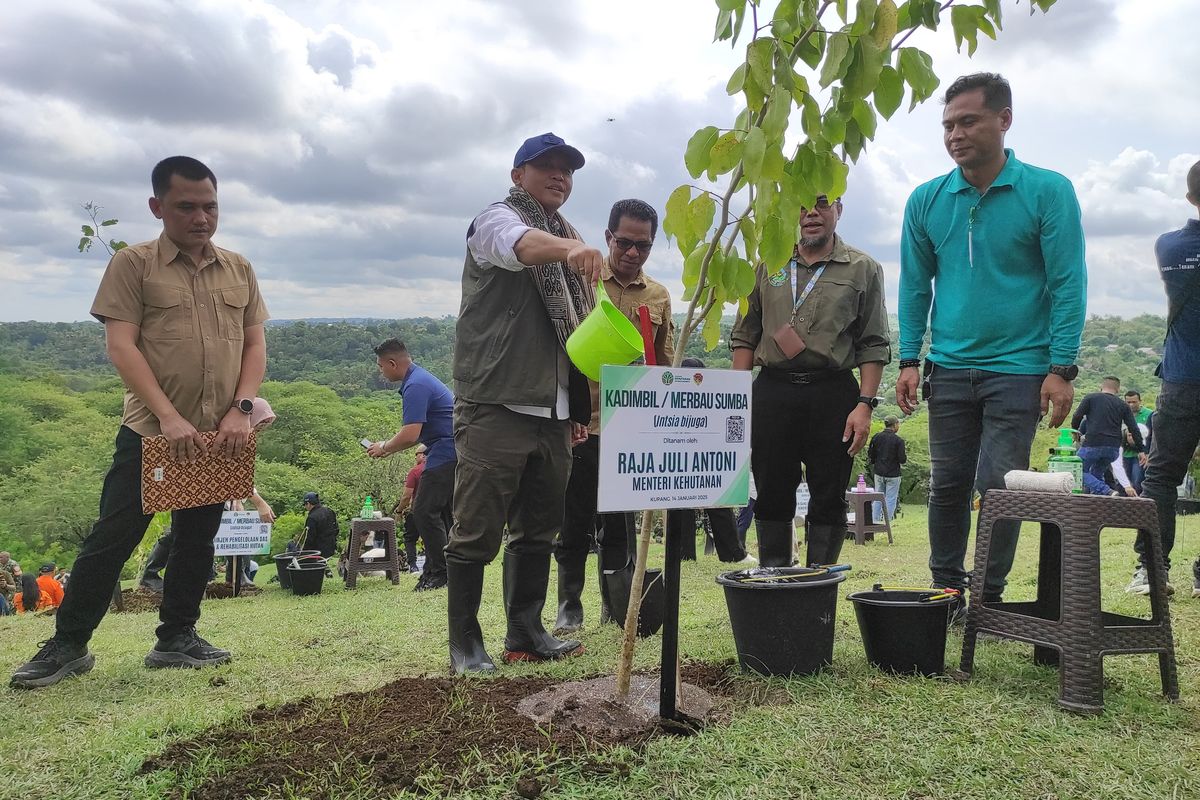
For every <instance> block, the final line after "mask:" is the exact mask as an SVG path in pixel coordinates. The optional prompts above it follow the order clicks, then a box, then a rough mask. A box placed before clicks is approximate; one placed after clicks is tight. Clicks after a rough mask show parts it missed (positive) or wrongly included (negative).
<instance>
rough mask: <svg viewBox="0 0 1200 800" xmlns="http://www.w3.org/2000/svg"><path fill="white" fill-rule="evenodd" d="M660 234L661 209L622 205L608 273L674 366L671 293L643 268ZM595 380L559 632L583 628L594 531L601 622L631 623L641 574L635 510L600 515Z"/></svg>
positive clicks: (571, 513)
mask: <svg viewBox="0 0 1200 800" xmlns="http://www.w3.org/2000/svg"><path fill="white" fill-rule="evenodd" d="M657 234H658V212H656V211H655V210H654V207H653V206H651V205H650V204H649V203H646V202H643V201H642V200H618V201H617V202H616V203H614V204H613V207H612V210H611V211H609V214H608V228H607V229H606V230H605V231H604V240H605V241H606V242H607V243H608V257H607V258H606V259H605V262H604V266H603V268H602V269H601V272H600V277H601V279H602V282H603V288H604V291H605V293H606V294H607V295H608V299H609V300H611V301H612V302H613V304H614V305H616V306H617V308H619V309H621V313H623V314H624V315H625V316H626V317H628V318H629V319H630V320H631V321H632V322H633V324H634V325H637V326H638V327H639V328H640V327H641V321H640V318H639V315H638V308H639V307H640V306H646V308H647V310H648V311H649V312H650V328H651V336H652V338H653V341H654V355H655V359H656V361H657V363H659V364H670V363H671V359H672V358H673V357H674V355H675V345H674V338H675V324H674V322H673V321H672V319H671V293H670V292H669V291H667V287H665V286H663V285H662V284H661V283H659V282H658V281H656V280H654V279H653V278H651V277H650V276H649V275H647V274H646V273H645V271H644V270H643V267H644V266H645V264H646V260H647V259H648V258H649V257H650V250H651V248H652V247H653V246H654V237H655V236H656V235H657ZM589 383H590V386H591V390H592V420H591V424H590V425H588V437H587V439H586V441H584V442H582V443H581V444H579V445H576V447H575V449H574V451H573V452H572V459H571V462H572V463H571V478H570V481H569V482H568V483H567V497H566V510H565V513H564V517H563V525H562V531H561V532H560V533H559V537H558V541H556V542H555V546H554V558H555V560H556V561H557V562H558V617H557V620H556V622H555V629H556V631H561V632H563V633H570V632H572V631H575V630H578V629H579V628H580V627H582V625H583V604H582V602H581V601H580V595H581V594H582V592H583V580H584V573H585V571H586V567H587V554H588V550H589V549H590V547H591V542H590V541H589V538H590V537H591V536H592V535H593V533H594V534H595V535H596V541H597V544H599V546H600V549H599V558H598V561H599V568H600V596H601V598H602V600H603V605H602V609H601V621H604V617H605V614H606V613H607V615H608V616H609V617H610V618H611V619H612V621H614V622H616V623H617V624H618V625H623V624H624V623H625V609H626V608H627V607H628V605H629V588H630V585H631V582H632V576H633V563H632V559H631V557H630V555H631V552H632V543H633V529H634V523H633V521H632V519H631V518H630V515H628V514H625V513H611V514H601V515H600V518H599V520H597V518H596V491H597V487H598V485H599V480H600V474H599V461H600V435H599V434H600V386H599V384H596V383H594V382H591V381H589ZM597 521H598V522H599V525H597V524H596V523H597Z"/></svg>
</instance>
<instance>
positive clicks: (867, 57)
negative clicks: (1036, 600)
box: [842, 36, 884, 97]
mask: <svg viewBox="0 0 1200 800" xmlns="http://www.w3.org/2000/svg"><path fill="white" fill-rule="evenodd" d="M883 59H884V54H883V51H881V50H880V49H879V45H877V44H875V40H874V39H872V38H871V37H869V36H862V37H860V38H859V40H858V43H857V44H855V45H854V49H853V51H852V54H851V58H850V61H849V65H848V67H847V69H846V79H845V81H844V82H843V84H842V87H843V90H844V91H845V92H848V93H849V94H850V95H853V96H854V97H866V96H867V95H869V94H870V93H871V92H873V91H875V85H876V84H877V83H879V72H880V70H881V69H882V68H883Z"/></svg>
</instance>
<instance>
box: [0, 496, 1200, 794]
mask: <svg viewBox="0 0 1200 800" xmlns="http://www.w3.org/2000/svg"><path fill="white" fill-rule="evenodd" d="M1025 530H1026V533H1027V535H1026V537H1025V538H1024V540H1023V541H1022V544H1021V549H1020V551H1019V553H1018V559H1017V567H1016V568H1015V569H1014V572H1013V575H1012V576H1011V579H1010V588H1009V591H1008V593H1007V594H1006V598H1007V599H1012V600H1018V599H1032V597H1033V595H1034V573H1035V568H1036V536H1034V535H1029V534H1032V533H1033V530H1034V529H1033V528H1032V527H1030V526H1026V528H1025ZM1179 534H1180V535H1179V537H1178V540H1177V542H1176V548H1175V555H1176V567H1175V569H1174V582H1175V584H1176V586H1177V587H1178V589H1179V593H1178V594H1177V595H1176V596H1175V598H1174V599H1173V600H1172V602H1171V611H1172V622H1173V625H1174V630H1175V637H1176V646H1177V650H1178V653H1177V656H1178V661H1179V681H1180V687H1181V692H1182V695H1183V697H1182V701H1181V702H1180V703H1178V704H1169V703H1167V702H1166V701H1165V700H1164V699H1163V698H1162V696H1161V691H1160V685H1159V682H1158V680H1159V679H1158V668H1157V657H1156V656H1153V655H1132V656H1115V657H1112V658H1108V659H1106V661H1105V675H1106V685H1107V688H1106V692H1105V702H1106V706H1107V710H1106V713H1105V714H1104V715H1102V716H1100V717H1095V718H1082V717H1077V716H1073V715H1071V714H1068V713H1066V712H1063V711H1060V710H1059V709H1058V708H1057V707H1056V705H1055V702H1054V700H1055V698H1056V697H1057V692H1058V676H1057V673H1056V672H1055V671H1053V670H1051V669H1046V668H1041V667H1037V666H1035V665H1034V664H1033V663H1032V659H1031V653H1032V648H1031V647H1030V646H1028V645H1022V644H1019V643H1014V642H995V641H983V642H981V643H980V644H979V646H978V649H977V653H976V668H975V676H974V678H973V679H972V680H971V681H969V682H965V683H963V682H956V681H953V680H950V679H919V678H896V677H890V676H886V675H883V674H880V673H879V672H877V671H876V670H874V669H872V668H871V667H870V666H869V665H868V664H867V662H866V659H865V656H864V654H863V649H862V644H861V640H860V637H859V633H858V627H857V625H856V623H855V620H854V613H853V609H852V608H851V606H850V604H849V603H848V602H845V601H844V600H843V601H840V602H839V604H838V610H837V614H838V618H837V640H836V645H835V653H834V664H833V668H832V669H831V670H829V671H828V672H826V673H824V674H822V675H819V676H816V677H810V678H803V679H795V680H787V681H785V680H780V679H772V680H770V681H768V680H766V679H755V680H759V681H761V683H762V684H763V685H764V686H765V687H766V688H767V689H768V690H769V691H766V692H764V693H763V694H764V696H769V697H770V698H771V702H768V703H761V704H746V705H743V706H741V707H738V708H737V709H735V711H734V713H733V715H732V719H731V720H730V722H729V723H728V724H725V725H720V726H712V727H710V728H708V729H707V730H705V731H704V732H702V733H701V734H700V735H698V736H694V737H691V738H685V739H676V738H660V739H656V740H654V741H652V742H651V743H650V744H649V745H648V746H647V747H646V748H645V749H644V750H642V751H640V752H633V751H630V750H619V751H617V752H615V753H613V754H611V757H612V758H614V759H619V760H620V761H622V762H623V763H625V764H627V765H628V771H627V772H625V771H624V770H622V773H624V774H621V775H620V777H617V776H616V775H615V774H596V773H595V771H589V770H585V769H582V768H579V767H577V766H576V765H574V764H573V763H571V762H565V763H564V762H560V763H559V764H558V765H557V766H556V767H555V768H554V770H555V771H556V773H557V778H558V786H557V788H554V789H551V790H549V791H547V793H546V794H545V795H544V796H545V797H579V798H589V800H598V799H599V798H618V797H653V798H676V797H679V798H684V797H686V798H692V797H737V798H788V797H803V798H809V797H811V798H831V799H833V798H836V800H855V799H856V798H864V799H866V798H880V799H881V800H882V798H888V799H889V800H892V799H895V798H900V799H902V800H935V799H936V800H941V799H942V798H996V799H997V800H1000V799H1002V798H1003V799H1004V800H1008V799H1009V798H1031V799H1032V798H1147V799H1148V800H1149V799H1150V798H1153V800H1175V799H1179V800H1184V799H1185V798H1196V797H1200V748H1198V745H1200V736H1198V735H1197V734H1198V733H1200V701H1198V700H1197V694H1196V686H1197V679H1198V678H1200V659H1198V658H1197V656H1196V653H1197V650H1198V646H1200V599H1197V600H1192V599H1191V597H1190V595H1191V592H1190V588H1191V569H1190V566H1191V560H1192V559H1193V558H1194V557H1195V556H1196V554H1197V552H1198V551H1200V517H1181V518H1180V531H1179ZM1131 541H1132V532H1128V535H1126V532H1124V531H1114V532H1110V533H1108V534H1106V536H1105V539H1104V549H1103V558H1104V563H1103V567H1102V568H1103V575H1104V580H1105V590H1104V597H1103V599H1104V604H1105V607H1106V608H1107V609H1110V610H1113V611H1117V612H1121V613H1130V614H1147V613H1148V609H1149V602H1148V600H1147V599H1146V598H1140V597H1136V598H1135V597H1132V596H1129V595H1126V594H1125V593H1124V591H1123V590H1124V586H1125V584H1126V583H1127V582H1128V580H1129V577H1130V573H1131V569H1132V565H1133V555H1132V551H1131V548H1130V543H1131ZM926 557H927V540H926V533H925V509H924V508H923V507H918V506H909V507H906V508H905V511H904V515H903V516H902V518H901V519H900V520H898V521H897V526H896V543H895V544H894V545H891V546H889V545H888V544H887V543H886V541H877V542H874V543H871V544H868V545H867V546H865V547H855V546H853V544H851V543H848V544H847V545H846V548H845V550H844V551H843V560H846V561H850V562H851V563H853V565H854V570H853V571H852V572H851V573H850V575H849V578H848V579H847V581H846V582H845V583H844V584H842V589H843V591H842V592H841V595H842V596H843V597H844V596H845V595H846V594H848V593H850V592H851V591H854V590H857V589H863V588H869V587H870V585H871V584H872V583H875V582H879V581H882V582H886V583H897V584H902V585H913V584H915V585H923V584H924V582H926V581H927V579H928V571H927V569H926V566H925V560H926ZM661 560H662V548H661V546H658V545H655V546H654V547H653V548H652V551H651V564H652V565H657V564H661ZM594 569H595V560H594V559H592V560H591V562H590V563H589V570H591V571H593V573H594ZM722 569H723V566H722V565H721V564H720V563H719V562H718V561H717V560H716V559H715V557H712V556H707V557H706V556H701V558H700V560H699V561H698V562H691V563H685V564H684V567H683V600H682V609H683V610H682V616H683V619H682V620H681V630H680V651H681V653H682V654H683V656H684V657H685V658H687V659H692V660H701V661H708V662H727V661H729V660H731V659H734V658H735V657H736V653H735V650H734V645H733V637H732V635H731V633H730V629H729V620H728V614H727V612H726V610H725V601H724V597H723V595H722V592H721V589H720V588H719V587H718V586H717V585H716V584H715V582H714V581H713V576H714V575H716V573H717V572H719V571H721V570H722ZM272 572H273V570H272V569H271V568H269V567H268V568H264V570H263V571H262V572H260V573H259V585H261V586H264V587H265V589H266V591H265V592H264V593H263V594H262V595H261V596H259V597H256V598H250V599H240V600H235V601H208V602H205V604H204V606H203V614H204V617H203V619H202V620H201V623H200V629H201V633H202V635H204V636H205V637H206V638H208V639H210V640H211V641H213V642H214V643H216V644H218V645H221V646H225V647H228V648H230V649H231V650H233V652H234V661H233V663H232V664H231V665H229V666H227V667H222V668H219V669H214V670H201V671H196V670H162V671H150V670H147V669H145V668H144V667H143V666H142V657H143V656H144V655H145V653H146V651H147V650H148V649H149V648H150V646H151V645H152V644H153V628H154V626H155V624H156V619H157V618H156V615H154V614H151V613H142V614H112V615H109V616H108V617H107V618H106V619H105V620H104V623H103V624H102V625H101V627H100V629H99V630H98V631H97V633H96V636H95V638H94V639H93V641H92V649H93V651H94V652H95V654H96V657H97V663H96V668H95V670H93V672H91V673H90V674H88V675H86V676H83V677H82V678H78V679H72V680H68V681H65V682H64V683H62V684H60V685H58V686H56V687H53V688H50V689H46V690H40V691H36V692H16V691H13V690H10V689H7V688H4V689H2V690H0V691H2V692H3V693H4V697H3V700H2V702H0V730H3V735H2V736H0V764H3V769H2V774H0V797H2V798H42V797H45V798H56V800H57V799H59V798H110V797H111V798H127V797H129V798H156V797H162V796H164V795H166V794H167V793H168V792H170V791H171V790H172V789H174V788H175V781H176V778H175V777H174V776H172V775H171V774H169V773H166V772H154V773H151V774H149V775H140V774H138V772H139V767H140V766H141V764H142V762H143V761H144V760H145V759H146V758H147V757H149V756H152V755H154V754H157V753H159V752H160V751H161V750H162V749H163V748H164V747H166V746H167V745H168V744H169V743H170V742H172V741H174V740H177V739H179V738H182V737H187V736H191V735H194V734H196V733H198V732H199V731H202V730H204V729H206V728H209V727H211V726H213V725H215V724H218V723H222V722H226V721H229V720H231V719H235V718H238V717H240V716H241V715H242V714H243V713H244V712H246V711H248V710H250V709H253V708H254V707H256V706H258V705H259V704H267V705H268V706H273V705H277V704H281V703H284V702H287V701H291V700H295V699H298V698H300V697H302V696H304V695H308V694H312V695H316V696H317V697H328V696H331V695H334V694H338V693H341V692H347V691H361V690H367V689H371V688H374V687H378V686H381V685H383V684H385V683H388V682H389V681H392V680H393V679H395V678H398V677H401V676H419V675H435V674H436V675H441V674H444V671H445V669H446V662H447V653H446V632H445V627H446V622H445V603H446V600H445V593H444V592H431V593H430V592H427V593H421V594H413V593H411V592H410V591H409V588H410V587H411V584H412V583H413V582H414V580H415V579H414V578H413V577H411V576H405V577H404V578H403V579H402V582H401V586H400V587H398V588H393V587H391V586H390V584H386V583H385V582H384V581H383V580H382V579H379V578H374V579H371V578H368V579H361V580H360V582H359V588H358V590H356V591H354V592H346V591H343V590H342V589H341V586H340V584H339V583H337V582H330V581H326V591H325V593H324V594H322V595H320V596H316V597H302V598H297V597H293V596H291V595H290V594H288V593H285V592H283V591H282V590H280V589H279V588H278V585H277V584H267V583H266V580H267V578H268V577H269V576H270V575H271V574H272ZM593 573H590V575H589V581H588V583H587V588H586V591H585V594H584V603H585V610H586V614H587V619H588V621H589V624H588V626H587V627H586V628H585V630H584V631H583V633H582V637H581V638H582V639H583V640H584V642H585V644H586V646H587V652H586V654H584V655H583V656H580V657H577V658H573V659H570V660H568V661H566V662H563V663H558V664H554V665H526V666H520V667H513V668H505V669H504V670H503V673H504V674H509V675H528V674H547V675H552V676H555V677H560V678H564V679H566V678H573V677H581V676H585V675H592V674H596V673H601V672H611V671H612V670H613V669H614V668H615V663H616V658H617V651H618V648H619V639H618V631H617V629H616V627H615V626H604V628H603V629H601V628H598V627H596V626H595V625H594V624H592V623H594V621H595V620H596V618H597V613H598V598H597V592H596V588H595V586H596V581H595V576H594V574H593ZM487 580H488V585H487V586H486V588H485V595H484V596H485V600H484V609H483V612H482V614H481V622H482V624H483V628H484V632H485V636H486V637H487V642H488V646H489V650H490V651H491V653H492V654H493V655H495V656H498V655H499V651H500V650H501V640H502V637H503V631H504V623H503V612H502V609H501V606H500V602H499V598H500V568H499V563H498V562H497V563H496V564H494V565H493V566H492V567H490V568H489V570H488V577H487ZM553 596H554V588H553V585H552V586H551V597H553ZM552 605H553V601H552V600H551V602H550V603H548V604H547V609H546V617H547V618H548V619H549V618H550V617H552V615H553V611H552ZM52 628H53V621H52V620H50V619H46V618H36V617H25V616H22V617H4V618H0V668H3V669H5V670H11V669H12V668H14V667H16V666H17V665H18V664H20V663H21V662H22V661H24V660H25V659H26V658H28V657H29V656H30V655H32V653H33V652H34V651H35V650H36V643H37V642H38V641H39V640H41V639H45V638H47V637H48V636H49V635H50V634H51V632H52ZM659 641H660V640H659V638H658V637H654V638H652V639H650V640H648V641H646V642H643V643H642V644H641V645H640V647H639V650H638V655H637V662H638V666H639V668H653V667H655V666H656V665H657V661H658V647H659ZM960 647H961V638H960V636H959V635H958V634H957V633H953V632H952V633H951V635H950V637H949V641H948V643H947V664H948V666H957V664H958V654H959V651H960ZM218 677H219V678H220V679H221V680H214V679H215V678H218ZM4 678H5V683H4V685H5V687H7V673H5V676H4ZM380 744H381V745H382V746H384V747H386V745H387V742H381V743H380ZM527 767H528V765H526V764H522V763H520V762H519V760H514V759H510V760H509V763H504V764H497V765H495V767H494V769H493V772H494V775H495V780H494V781H493V782H492V783H490V784H488V785H487V786H485V787H483V788H480V789H477V790H475V791H474V792H473V793H472V794H473V796H479V797H514V796H516V795H515V794H514V785H515V783H516V776H517V775H518V774H519V773H521V772H522V770H523V769H526V768H527ZM200 769H201V770H203V769H210V770H213V771H217V770H220V769H221V765H220V764H219V763H213V764H209V765H201V767H200ZM618 774H620V773H618ZM184 780H185V782H184V783H183V784H181V786H182V788H183V789H184V790H185V792H184V794H185V796H186V788H187V787H188V785H189V784H188V783H187V780H188V778H187V776H185V778H184ZM301 796H302V795H301ZM345 796H347V797H350V796H353V797H358V796H364V795H360V793H359V792H358V791H356V790H355V789H354V788H353V787H352V786H349V785H347V787H346V792H345Z"/></svg>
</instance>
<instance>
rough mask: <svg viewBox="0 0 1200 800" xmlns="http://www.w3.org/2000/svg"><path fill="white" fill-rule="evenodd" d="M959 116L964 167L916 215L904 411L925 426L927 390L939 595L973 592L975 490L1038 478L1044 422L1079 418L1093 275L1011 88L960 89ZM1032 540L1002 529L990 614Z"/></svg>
mask: <svg viewBox="0 0 1200 800" xmlns="http://www.w3.org/2000/svg"><path fill="white" fill-rule="evenodd" d="M945 104H946V107H945V111H944V112H943V113H942V128H943V138H944V141H945V145H946V150H947V152H948V153H949V154H950V157H951V158H952V159H953V160H954V162H955V163H956V164H957V165H958V166H957V168H956V169H954V170H953V171H952V172H950V173H948V174H946V175H943V176H941V177H939V178H935V179H934V180H931V181H929V182H928V183H924V184H922V185H921V186H918V187H917V188H916V190H914V191H913V193H912V195H911V196H910V197H909V199H908V204H907V206H906V207H905V209H904V229H903V233H902V238H901V243H900V298H899V300H900V303H899V319H900V377H899V379H898V381H897V383H896V401H897V403H898V404H899V405H900V408H901V410H903V411H904V412H905V413H906V414H911V413H913V411H915V410H916V407H917V405H918V402H919V401H918V399H917V398H918V386H920V392H921V395H922V399H924V400H926V401H927V402H928V404H929V454H930V460H931V463H932V473H933V474H932V478H931V483H930V494H929V546H930V557H929V567H930V571H931V572H932V574H933V584H934V585H935V586H945V587H951V588H955V589H963V590H965V589H966V588H967V573H966V571H965V570H964V568H963V560H964V557H965V555H966V551H967V537H968V534H969V532H970V531H969V529H970V522H971V490H972V488H975V489H978V490H979V492H980V493H981V494H985V493H986V492H987V490H988V489H994V488H999V487H1003V486H1004V474H1005V473H1006V472H1008V471H1009V470H1014V469H1027V468H1028V467H1029V450H1030V447H1031V445H1032V442H1033V436H1034V432H1035V429H1036V427H1037V423H1038V420H1039V418H1040V417H1042V416H1043V415H1045V414H1047V413H1048V412H1049V411H1050V407H1051V406H1053V414H1052V415H1051V418H1050V424H1051V425H1052V426H1058V425H1060V424H1061V423H1062V421H1063V420H1064V419H1065V418H1066V416H1067V413H1068V412H1069V411H1070V409H1071V403H1072V401H1073V399H1074V395H1075V390H1074V387H1073V384H1072V381H1073V380H1074V379H1075V376H1076V375H1077V373H1078V368H1077V367H1076V366H1075V358H1076V356H1077V355H1078V353H1079V343H1080V338H1081V336H1082V334H1083V323H1084V316H1085V306H1086V298H1087V268H1086V266H1085V264H1084V244H1083V226H1082V223H1081V220H1080V210H1079V202H1078V201H1077V200H1076V198H1075V190H1074V188H1073V187H1072V186H1071V182H1070V181H1068V180H1067V179H1066V178H1065V177H1063V176H1062V175H1059V174H1058V173H1055V172H1051V171H1049V170H1045V169H1040V168H1038V167H1034V166H1031V165H1029V164H1025V163H1022V162H1020V161H1018V160H1017V158H1016V156H1015V155H1014V153H1013V151H1012V150H1009V149H1005V147H1004V136H1005V134H1006V133H1007V132H1008V129H1009V128H1010V127H1011V125H1012V121H1013V113H1012V90H1011V88H1010V87H1009V85H1008V81H1006V80H1005V79H1004V78H1002V77H1001V76H999V75H996V74H993V73H987V72H981V73H976V74H973V75H966V76H963V77H960V78H959V79H957V80H956V81H954V83H953V84H951V85H950V88H949V89H947V91H946V97H945ZM926 330H929V332H930V334H931V336H930V339H931V343H930V348H929V353H928V355H927V356H926V362H925V369H924V380H922V371H921V370H920V366H921V361H920V356H921V346H922V342H923V340H924V337H925V333H926ZM1019 529H1020V526H1019V523H1017V522H1012V521H1002V522H999V523H997V524H996V526H995V528H994V532H993V536H992V547H991V560H990V562H989V568H988V584H987V585H986V586H985V587H984V598H983V599H984V601H985V602H995V601H998V600H999V599H1000V596H1001V593H1002V592H1003V591H1004V586H1005V576H1006V575H1007V574H1008V571H1009V570H1010V569H1011V567H1012V560H1013V554H1014V552H1015V550H1016V544H1017V533H1018V531H1019ZM964 609H965V606H963V605H961V604H960V606H959V607H958V609H956V613H955V618H956V620H957V619H961V618H962V614H961V612H962V611H963V610H964Z"/></svg>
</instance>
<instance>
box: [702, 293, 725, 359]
mask: <svg viewBox="0 0 1200 800" xmlns="http://www.w3.org/2000/svg"><path fill="white" fill-rule="evenodd" d="M724 313H725V304H724V303H722V302H719V301H718V302H716V303H713V307H712V308H711V309H709V311H708V314H706V315H705V316H704V348H705V349H706V350H712V349H714V348H716V346H717V345H718V344H720V343H721V315H722V314H724Z"/></svg>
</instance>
